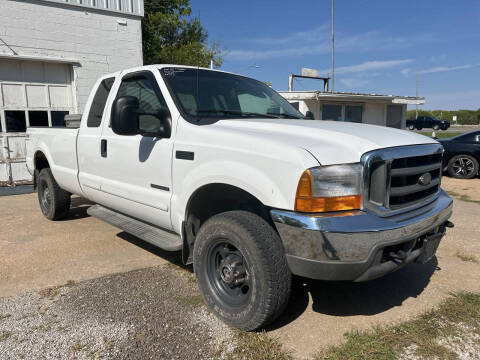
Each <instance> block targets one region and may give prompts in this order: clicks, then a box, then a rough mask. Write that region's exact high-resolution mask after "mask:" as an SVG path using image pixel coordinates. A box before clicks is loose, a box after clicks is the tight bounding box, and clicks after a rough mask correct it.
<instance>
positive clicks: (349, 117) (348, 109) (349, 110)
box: [344, 105, 363, 123]
mask: <svg viewBox="0 0 480 360" xmlns="http://www.w3.org/2000/svg"><path fill="white" fill-rule="evenodd" d="M362 113H363V107H362V106H359V105H356V106H351V105H345V120H344V121H349V122H356V123H361V122H362Z"/></svg>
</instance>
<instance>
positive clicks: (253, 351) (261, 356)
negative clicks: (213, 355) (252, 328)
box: [218, 330, 292, 360]
mask: <svg viewBox="0 0 480 360" xmlns="http://www.w3.org/2000/svg"><path fill="white" fill-rule="evenodd" d="M218 357H219V358H221V359H224V360H245V359H255V360H273V359H275V360H291V359H292V356H291V355H290V353H288V352H286V351H284V350H283V349H282V345H281V344H280V343H279V342H278V340H277V339H275V338H272V337H270V336H268V335H267V334H266V333H265V332H245V331H241V330H234V333H233V348H230V349H228V350H227V349H226V346H225V345H223V346H221V347H220V350H219V353H218Z"/></svg>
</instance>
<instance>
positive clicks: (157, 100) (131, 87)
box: [117, 75, 167, 132]
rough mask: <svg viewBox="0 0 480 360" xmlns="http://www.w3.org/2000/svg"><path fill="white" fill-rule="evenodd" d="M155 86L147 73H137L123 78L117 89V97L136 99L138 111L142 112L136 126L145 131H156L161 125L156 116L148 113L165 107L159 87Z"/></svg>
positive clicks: (153, 112)
mask: <svg viewBox="0 0 480 360" xmlns="http://www.w3.org/2000/svg"><path fill="white" fill-rule="evenodd" d="M155 87H156V83H154V82H153V81H152V80H151V79H150V78H149V77H148V76H147V75H138V76H134V77H128V78H126V79H123V80H122V83H121V84H120V87H119V89H118V94H117V97H119V96H134V97H136V98H137V99H138V103H139V112H140V113H143V114H141V115H139V116H138V127H139V128H140V130H142V131H146V132H155V131H158V129H159V128H160V126H161V125H162V124H161V123H160V120H159V119H158V118H157V117H156V116H154V115H150V114H155V113H157V112H158V111H159V110H160V109H162V108H163V109H166V108H167V106H166V103H165V100H164V99H163V97H162V96H161V94H160V91H159V89H156V88H155Z"/></svg>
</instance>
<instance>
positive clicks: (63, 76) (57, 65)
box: [0, 0, 143, 184]
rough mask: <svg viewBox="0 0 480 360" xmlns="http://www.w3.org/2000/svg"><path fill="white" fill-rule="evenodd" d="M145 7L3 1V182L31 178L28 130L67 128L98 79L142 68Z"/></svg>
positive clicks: (127, 1)
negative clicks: (27, 165) (69, 117)
mask: <svg viewBox="0 0 480 360" xmlns="http://www.w3.org/2000/svg"><path fill="white" fill-rule="evenodd" d="M142 16H143V0H0V183H4V184H5V183H7V184H9V183H12V182H13V181H18V180H24V179H28V176H27V174H26V173H25V171H26V170H25V163H24V157H25V146H24V136H25V135H24V132H25V129H26V127H28V126H64V120H63V117H64V115H65V114H67V113H70V114H73V113H81V112H82V111H83V107H84V105H85V102H86V101H87V97H88V94H89V92H90V89H91V87H92V85H93V84H94V82H95V80H96V79H97V78H98V77H99V76H100V75H103V74H105V73H109V72H114V71H117V70H120V69H124V68H130V67H134V66H139V65H142V64H143V60H142V33H141V19H142Z"/></svg>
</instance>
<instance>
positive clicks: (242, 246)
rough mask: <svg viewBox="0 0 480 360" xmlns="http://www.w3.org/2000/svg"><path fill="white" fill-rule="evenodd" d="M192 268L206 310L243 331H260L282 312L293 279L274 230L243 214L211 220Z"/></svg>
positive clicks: (201, 236)
mask: <svg viewBox="0 0 480 360" xmlns="http://www.w3.org/2000/svg"><path fill="white" fill-rule="evenodd" d="M193 264H194V268H195V275H196V278H197V283H198V286H199V288H200V291H201V293H202V296H203V298H204V300H205V303H206V305H207V307H208V308H209V309H210V310H211V311H212V312H213V313H214V314H215V315H216V316H217V317H219V318H220V319H221V320H223V321H224V322H226V323H227V324H229V325H232V326H234V327H237V328H239V329H242V330H247V331H250V330H255V329H258V328H261V327H264V326H265V325H267V324H268V323H270V322H272V321H273V320H274V319H275V318H276V317H277V316H279V315H280V314H281V313H282V312H283V310H284V309H285V307H286V305H287V303H288V300H289V297H290V287H291V274H290V271H289V269H288V265H287V261H286V259H285V255H284V249H283V244H282V242H281V240H280V238H279V236H278V234H277V233H276V232H275V231H274V229H273V228H272V226H270V224H268V223H267V222H266V221H265V220H264V219H262V218H261V217H259V216H258V215H255V214H253V213H250V212H246V211H229V212H225V213H221V214H218V215H215V216H213V217H212V218H211V219H209V220H208V221H207V222H206V223H205V224H204V225H203V226H202V227H201V228H200V231H199V233H198V236H197V239H196V241H195V246H194V252H193Z"/></svg>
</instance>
